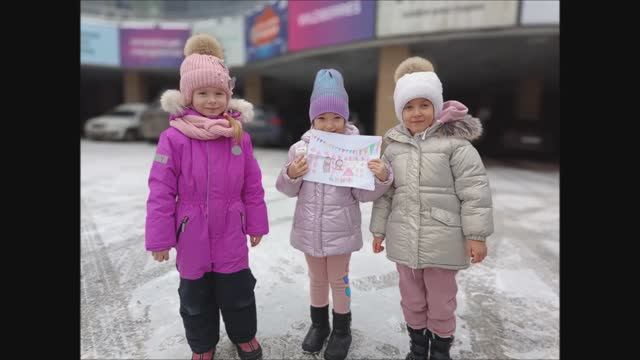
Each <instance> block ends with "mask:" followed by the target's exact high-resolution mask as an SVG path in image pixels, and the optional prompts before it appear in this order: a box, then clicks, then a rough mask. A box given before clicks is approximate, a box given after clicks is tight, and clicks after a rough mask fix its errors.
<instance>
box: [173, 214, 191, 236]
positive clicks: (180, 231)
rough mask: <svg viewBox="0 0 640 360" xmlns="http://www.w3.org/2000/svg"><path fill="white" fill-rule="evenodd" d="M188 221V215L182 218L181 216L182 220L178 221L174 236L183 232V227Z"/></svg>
mask: <svg viewBox="0 0 640 360" xmlns="http://www.w3.org/2000/svg"><path fill="white" fill-rule="evenodd" d="M188 221H189V217H188V216H185V217H184V218H182V221H181V222H180V226H178V231H176V238H177V237H179V236H180V234H182V233H183V232H184V228H185V227H186V226H187V222H188Z"/></svg>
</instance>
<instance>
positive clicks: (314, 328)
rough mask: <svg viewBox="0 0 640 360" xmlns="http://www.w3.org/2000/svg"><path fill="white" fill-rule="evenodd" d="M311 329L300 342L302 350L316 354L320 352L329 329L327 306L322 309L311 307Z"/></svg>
mask: <svg viewBox="0 0 640 360" xmlns="http://www.w3.org/2000/svg"><path fill="white" fill-rule="evenodd" d="M310 308H311V327H310V328H309V331H308V332H307V336H305V337H304V341H302V350H304V351H306V352H309V353H318V352H320V350H322V346H323V345H324V341H325V340H327V336H329V332H331V328H330V327H329V305H327V306H324V307H320V308H318V307H313V306H311V307H310Z"/></svg>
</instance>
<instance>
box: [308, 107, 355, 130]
mask: <svg viewBox="0 0 640 360" xmlns="http://www.w3.org/2000/svg"><path fill="white" fill-rule="evenodd" d="M346 122H347V121H346V120H345V119H344V118H343V117H342V116H340V115H338V114H335V113H331V112H326V113H322V114H320V115H318V116H317V117H316V118H315V119H313V128H314V129H318V130H322V131H327V132H332V133H342V132H344V126H345V124H346Z"/></svg>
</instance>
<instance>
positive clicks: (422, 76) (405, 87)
mask: <svg viewBox="0 0 640 360" xmlns="http://www.w3.org/2000/svg"><path fill="white" fill-rule="evenodd" d="M394 80H395V81H396V88H395V90H394V92H393V105H394V108H395V111H396V117H397V118H398V121H400V123H402V109H404V106H405V105H406V104H407V103H408V102H409V101H411V100H413V99H417V98H425V99H427V100H429V101H431V104H433V111H434V114H433V115H434V120H435V119H438V118H439V116H440V113H441V112H442V103H443V100H442V83H441V82H440V79H439V78H438V75H436V73H435V72H433V65H432V64H431V62H429V60H427V59H424V58H421V57H417V56H414V57H410V58H408V59H406V60H404V61H403V62H401V63H400V65H398V67H397V68H396V71H395V74H394Z"/></svg>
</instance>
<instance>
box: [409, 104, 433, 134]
mask: <svg viewBox="0 0 640 360" xmlns="http://www.w3.org/2000/svg"><path fill="white" fill-rule="evenodd" d="M433 114H434V113H433V104H431V101H429V100H427V99H425V98H417V99H413V100H411V101H409V102H408V103H407V104H406V105H405V106H404V108H403V109H402V121H403V123H404V126H405V127H406V128H407V129H408V130H409V132H411V135H415V134H417V133H420V132H422V131H424V130H426V129H427V128H428V127H429V126H431V124H433V117H434V116H433Z"/></svg>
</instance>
